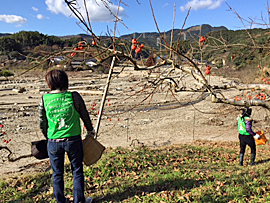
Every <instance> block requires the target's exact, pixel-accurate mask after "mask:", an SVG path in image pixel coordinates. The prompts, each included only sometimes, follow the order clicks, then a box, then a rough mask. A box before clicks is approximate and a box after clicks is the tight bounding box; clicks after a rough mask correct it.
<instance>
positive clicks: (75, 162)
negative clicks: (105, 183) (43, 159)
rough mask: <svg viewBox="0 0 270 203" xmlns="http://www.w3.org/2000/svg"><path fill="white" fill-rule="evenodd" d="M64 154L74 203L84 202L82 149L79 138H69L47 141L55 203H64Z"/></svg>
mask: <svg viewBox="0 0 270 203" xmlns="http://www.w3.org/2000/svg"><path fill="white" fill-rule="evenodd" d="M65 152H66V153H67V155H68V158H69V160H70V163H71V169H72V173H73V196H74V203H79V202H80V203H82V202H85V198H84V174H83V147H82V140H81V136H75V137H71V138H69V139H68V140H65V139H63V140H60V141H56V140H50V139H49V140H48V154H49V157H50V162H51V167H52V170H53V175H52V178H53V192H54V196H55V198H56V201H57V203H65V202H66V198H65V195H64V163H65Z"/></svg>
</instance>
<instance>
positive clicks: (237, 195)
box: [0, 141, 270, 203]
mask: <svg viewBox="0 0 270 203" xmlns="http://www.w3.org/2000/svg"><path fill="white" fill-rule="evenodd" d="M269 149H270V147H269V146H268V145H264V146H258V147H257V158H256V162H257V165H255V166H249V165H248V164H249V159H250V150H249V148H247V152H246V156H245V164H244V166H243V167H241V166H239V165H238V162H239V159H238V156H239V146H238V143H237V142H211V141H196V142H194V143H192V144H183V145H175V146H170V147H166V148H155V149H150V148H137V149H124V148H116V149H111V148H108V149H106V151H105V152H104V154H103V156H102V158H101V159H100V160H99V161H98V162H97V163H96V164H94V165H92V166H90V167H85V170H84V171H85V188H86V190H85V193H86V196H91V197H93V198H94V202H103V203H106V202H134V203H135V202H168V203H169V202H198V203H201V202H207V203H210V202H219V203H222V202H224V203H225V202H226V203H227V202H231V203H233V202H269V201H270V196H269V194H270V184H269V182H270V180H269V176H270V172H269V168H270V163H269V160H270V159H269V158H268V157H270V156H269V155H270V150H269ZM0 189H1V192H0V193H1V195H0V202H52V203H53V202H55V200H54V197H53V194H52V180H51V172H46V173H36V174H32V175H20V176H16V177H9V178H6V179H2V180H0ZM65 194H66V196H67V197H69V198H70V199H71V200H72V173H71V167H70V165H69V164H67V166H66V171H65Z"/></svg>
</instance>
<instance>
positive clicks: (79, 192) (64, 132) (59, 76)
mask: <svg viewBox="0 0 270 203" xmlns="http://www.w3.org/2000/svg"><path fill="white" fill-rule="evenodd" d="M45 79H46V82H47V85H48V87H49V88H50V89H51V91H50V92H49V93H48V94H45V95H43V96H42V99H41V102H40V104H39V112H38V113H39V126H40V129H41V131H42V133H43V135H44V136H45V137H46V138H47V139H48V144H47V150H48V155H49V158H50V163H51V167H52V170H53V175H52V179H53V193H54V197H55V199H56V201H57V203H66V201H67V199H66V198H65V195H64V177H63V176H64V162H65V153H67V155H68V158H69V160H70V164H71V169H72V174H73V197H74V203H85V202H86V203H89V202H92V198H91V197H89V198H87V199H85V197H84V174H83V146H82V138H81V124H80V118H81V119H82V121H83V123H84V126H85V128H86V129H87V136H93V137H94V136H95V132H94V129H93V126H92V122H91V120H90V117H89V114H88V111H87V109H86V106H85V103H84V100H83V99H82V97H81V95H80V94H79V93H78V92H69V91H68V76H67V74H66V72H65V71H62V70H51V71H49V72H48V73H47V74H46V76H45Z"/></svg>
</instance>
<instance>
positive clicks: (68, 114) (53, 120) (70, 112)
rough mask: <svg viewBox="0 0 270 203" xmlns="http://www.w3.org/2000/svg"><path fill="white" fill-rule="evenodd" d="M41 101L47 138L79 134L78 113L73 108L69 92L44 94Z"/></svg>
mask: <svg viewBox="0 0 270 203" xmlns="http://www.w3.org/2000/svg"><path fill="white" fill-rule="evenodd" d="M43 102H44V108H45V111H46V117H47V120H48V132H47V136H48V138H49V139H59V138H65V137H72V136H76V135H80V134H81V125H80V114H79V113H78V112H77V111H76V109H75V106H74V103H73V97H72V93H71V92H67V91H66V92H62V93H55V94H45V95H43Z"/></svg>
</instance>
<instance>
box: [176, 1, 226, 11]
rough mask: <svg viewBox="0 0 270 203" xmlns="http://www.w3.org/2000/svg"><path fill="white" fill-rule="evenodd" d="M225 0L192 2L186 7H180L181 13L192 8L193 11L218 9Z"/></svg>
mask: <svg viewBox="0 0 270 203" xmlns="http://www.w3.org/2000/svg"><path fill="white" fill-rule="evenodd" d="M223 1H224V0H191V1H189V2H187V3H186V4H185V5H184V6H180V10H181V11H186V10H188V9H189V8H190V7H191V9H192V10H195V11H197V10H200V9H205V8H207V9H216V8H218V7H220V6H221V4H222V2H223Z"/></svg>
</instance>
